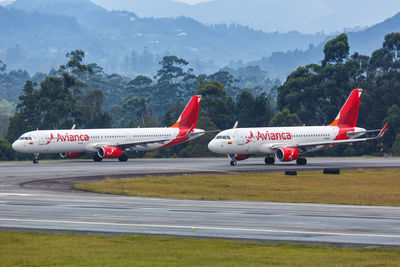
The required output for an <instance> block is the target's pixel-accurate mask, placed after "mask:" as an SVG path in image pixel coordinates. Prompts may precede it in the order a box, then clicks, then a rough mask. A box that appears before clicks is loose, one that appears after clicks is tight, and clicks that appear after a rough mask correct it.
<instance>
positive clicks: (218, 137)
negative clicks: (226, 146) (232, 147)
mask: <svg viewBox="0 0 400 267" xmlns="http://www.w3.org/2000/svg"><path fill="white" fill-rule="evenodd" d="M215 139H229V140H230V139H231V137H230V136H229V135H219V136H217V137H215Z"/></svg>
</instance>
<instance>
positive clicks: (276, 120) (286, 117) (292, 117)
mask: <svg viewBox="0 0 400 267" xmlns="http://www.w3.org/2000/svg"><path fill="white" fill-rule="evenodd" d="M300 125H301V121H300V119H299V117H298V116H297V115H296V114H291V113H290V112H289V110H288V109H287V108H284V109H283V110H282V111H280V112H278V113H277V114H276V115H275V116H274V117H273V118H272V119H271V121H270V123H269V126H270V127H280V126H300Z"/></svg>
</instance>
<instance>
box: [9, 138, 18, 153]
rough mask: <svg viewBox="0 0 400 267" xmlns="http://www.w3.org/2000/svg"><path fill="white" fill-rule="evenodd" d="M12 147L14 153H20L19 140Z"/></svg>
mask: <svg viewBox="0 0 400 267" xmlns="http://www.w3.org/2000/svg"><path fill="white" fill-rule="evenodd" d="M11 147H12V149H13V150H14V151H17V152H19V147H20V146H19V142H18V140H17V141H15V142H14V143H13V144H12V145H11Z"/></svg>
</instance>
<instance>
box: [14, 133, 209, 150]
mask: <svg viewBox="0 0 400 267" xmlns="http://www.w3.org/2000/svg"><path fill="white" fill-rule="evenodd" d="M202 131H203V130H201V129H194V130H193V132H194V133H201V132H202ZM184 135H185V133H183V132H182V129H179V128H168V127H165V128H120V129H115V128H113V129H76V130H40V131H31V132H27V133H25V134H23V135H22V136H21V137H20V138H19V139H18V140H17V141H15V142H14V143H13V149H14V150H16V151H18V152H23V153H41V154H43V153H63V152H76V153H87V152H94V153H96V152H97V150H98V148H99V147H105V146H116V147H123V146H125V144H129V143H140V142H143V143H144V144H143V145H140V144H139V145H135V146H134V147H129V146H126V150H136V151H149V150H155V149H159V148H163V147H167V146H171V145H176V144H179V143H183V142H185V141H189V140H191V139H193V138H195V137H191V136H187V137H185V136H184ZM153 140H154V141H155V142H154V143H152V142H151V141H153ZM157 140H160V141H159V142H157ZM162 140H166V141H162Z"/></svg>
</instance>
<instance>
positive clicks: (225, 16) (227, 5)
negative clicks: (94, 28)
mask: <svg viewBox="0 0 400 267" xmlns="http://www.w3.org/2000/svg"><path fill="white" fill-rule="evenodd" d="M91 1H93V2H94V3H96V4H98V5H101V6H103V7H105V8H107V9H115V10H121V9H125V10H129V11H133V12H135V13H136V14H137V15H138V16H140V17H177V16H187V17H191V18H194V19H196V20H198V21H200V22H202V23H207V24H218V23H228V24H230V23H237V24H242V25H247V26H250V27H251V28H254V29H259V30H264V31H267V32H271V31H280V32H288V31H293V30H297V31H300V32H303V33H315V32H318V31H324V32H327V33H333V32H340V31H343V29H345V28H354V27H357V26H361V27H365V26H372V25H374V24H376V23H379V22H382V21H383V20H385V19H387V18H389V17H392V16H394V15H395V14H396V13H397V12H399V11H400V0H208V1H207V0H174V1H175V3H176V2H178V1H179V2H185V3H190V4H191V5H190V6H189V5H186V7H184V6H182V4H180V5H175V6H173V5H171V4H167V3H168V2H170V3H171V1H172V0H113V1H110V0H91ZM199 2H208V3H199ZM172 3H174V2H172ZM195 3H197V4H196V5H193V4H195ZM176 4H178V3H176Z"/></svg>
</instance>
